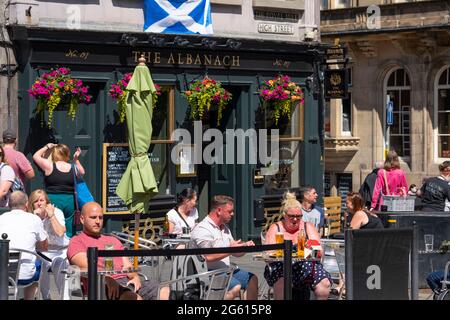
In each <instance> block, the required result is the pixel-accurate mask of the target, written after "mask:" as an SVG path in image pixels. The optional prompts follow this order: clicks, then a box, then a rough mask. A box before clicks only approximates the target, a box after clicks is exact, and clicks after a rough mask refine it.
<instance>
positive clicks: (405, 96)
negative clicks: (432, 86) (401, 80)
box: [401, 90, 411, 106]
mask: <svg viewBox="0 0 450 320" xmlns="http://www.w3.org/2000/svg"><path fill="white" fill-rule="evenodd" d="M401 96H402V99H401V103H402V106H410V105H411V100H410V99H411V94H410V91H409V90H402V91H401Z"/></svg>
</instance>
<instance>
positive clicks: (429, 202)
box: [420, 161, 450, 211]
mask: <svg viewBox="0 0 450 320" xmlns="http://www.w3.org/2000/svg"><path fill="white" fill-rule="evenodd" d="M439 171H440V173H441V174H440V175H439V176H437V177H432V178H428V179H427V180H426V181H425V183H424V184H423V185H422V187H421V188H420V196H421V199H422V211H445V206H446V201H450V161H444V162H443V163H442V164H440V165H439Z"/></svg>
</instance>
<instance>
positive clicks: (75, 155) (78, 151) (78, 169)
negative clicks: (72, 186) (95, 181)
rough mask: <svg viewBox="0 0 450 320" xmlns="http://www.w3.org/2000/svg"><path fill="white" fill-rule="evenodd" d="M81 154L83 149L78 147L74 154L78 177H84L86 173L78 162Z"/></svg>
mask: <svg viewBox="0 0 450 320" xmlns="http://www.w3.org/2000/svg"><path fill="white" fill-rule="evenodd" d="M80 154H81V148H80V147H78V148H77V150H76V151H75V153H74V154H73V162H74V163H75V165H76V166H77V177H81V176H84V174H85V173H86V171H85V170H84V168H83V165H82V164H81V162H80V160H78V157H79V156H80Z"/></svg>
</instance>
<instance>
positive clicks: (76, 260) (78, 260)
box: [69, 252, 88, 269]
mask: <svg viewBox="0 0 450 320" xmlns="http://www.w3.org/2000/svg"><path fill="white" fill-rule="evenodd" d="M69 262H70V264H74V265H76V266H77V267H79V268H81V269H87V267H88V263H87V255H86V252H79V253H77V254H75V255H74V256H73V257H72V258H70V259H69Z"/></svg>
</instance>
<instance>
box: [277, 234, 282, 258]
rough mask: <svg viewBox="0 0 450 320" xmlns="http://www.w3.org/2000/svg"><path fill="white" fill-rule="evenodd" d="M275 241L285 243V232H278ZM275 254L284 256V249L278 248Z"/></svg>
mask: <svg viewBox="0 0 450 320" xmlns="http://www.w3.org/2000/svg"><path fill="white" fill-rule="evenodd" d="M275 242H276V244H279V243H284V233H283V232H277V233H276V234H275ZM275 255H276V256H277V257H282V256H283V249H278V250H277V251H276V253H275Z"/></svg>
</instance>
